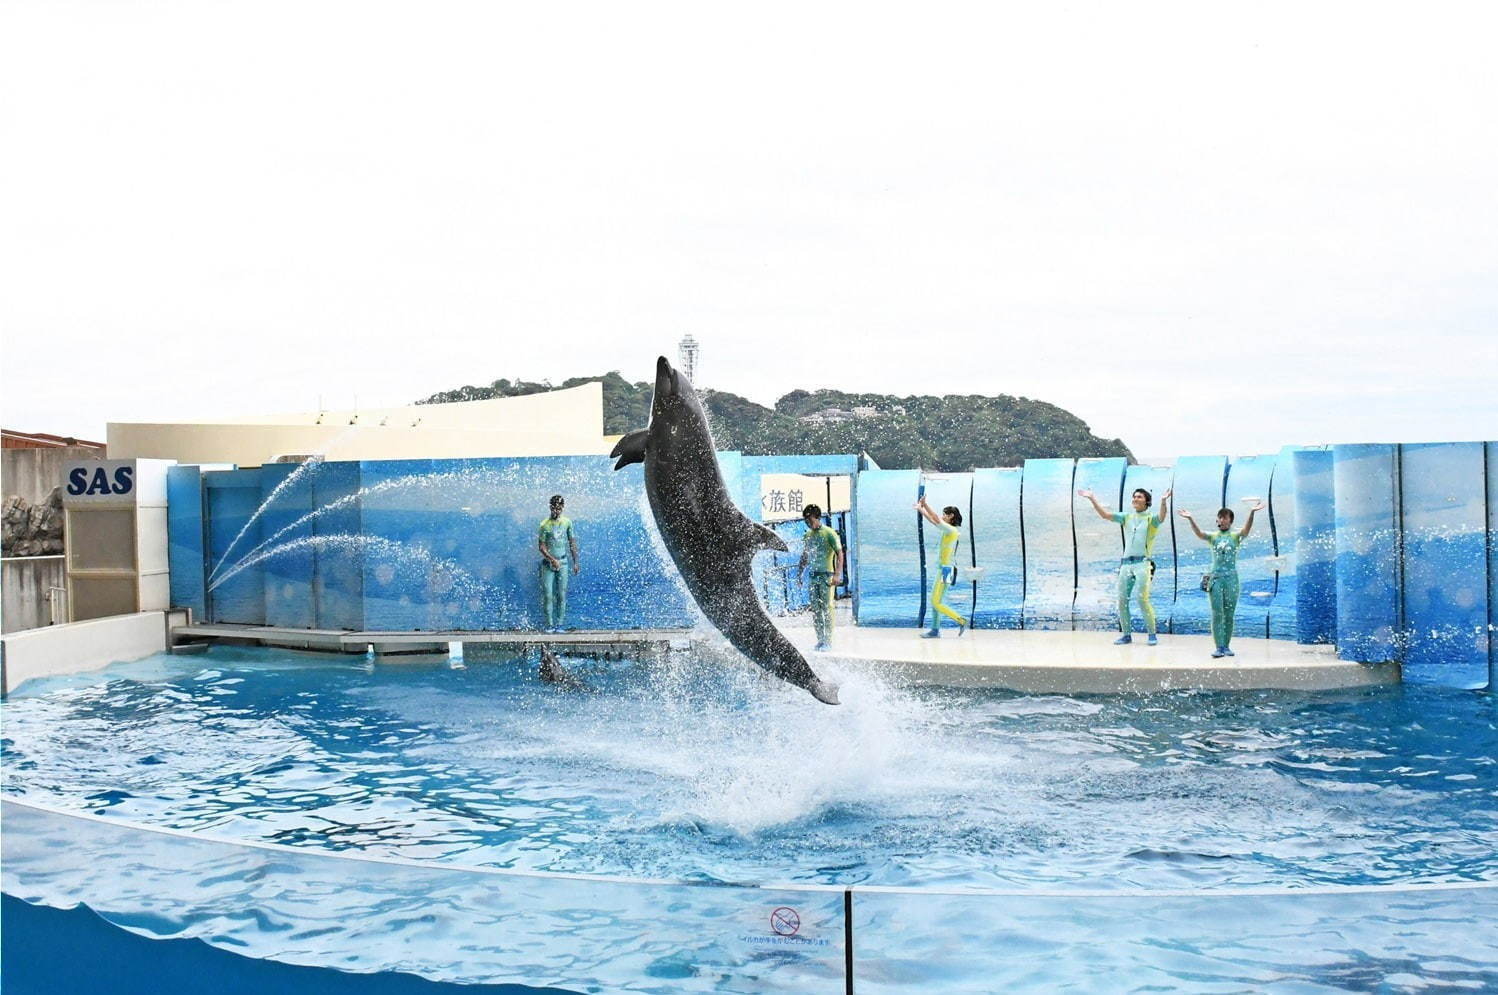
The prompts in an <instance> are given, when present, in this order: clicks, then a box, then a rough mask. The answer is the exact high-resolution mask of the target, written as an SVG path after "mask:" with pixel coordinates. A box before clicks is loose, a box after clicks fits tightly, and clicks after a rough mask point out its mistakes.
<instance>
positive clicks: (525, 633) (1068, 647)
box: [172, 612, 1399, 694]
mask: <svg viewBox="0 0 1498 995" xmlns="http://www.w3.org/2000/svg"><path fill="white" fill-rule="evenodd" d="M781 621H782V631H784V632H785V634H786V636H787V637H789V638H790V640H791V641H792V642H793V643H795V644H796V645H797V646H798V647H799V648H800V649H801V650H802V651H803V652H804V653H805V654H806V657H807V659H808V660H809V661H810V662H811V664H812V666H813V668H817V663H818V661H819V660H832V661H834V662H835V664H836V666H837V668H839V669H844V668H846V669H854V670H867V671H869V672H872V673H875V674H878V675H880V676H884V677H887V678H889V679H890V680H894V681H898V682H901V683H912V684H936V685H945V686H950V687H996V688H1005V689H1009V690H1014V691H1024V692H1030V693H1034V694H1143V693H1148V692H1152V691H1170V690H1178V689H1183V688H1199V689H1203V690H1221V691H1243V690H1254V689H1265V688H1279V689H1288V690H1298V691H1325V690H1331V689H1336V688H1357V687H1367V686H1370V685H1377V684H1394V683H1398V681H1399V665H1398V664H1395V663H1376V664H1367V663H1355V662H1351V661H1347V660H1339V659H1337V655H1336V651H1335V650H1334V649H1333V648H1332V647H1330V646H1302V645H1300V644H1298V643H1292V642H1288V641H1285V640H1278V639H1235V640H1234V641H1233V650H1234V652H1235V653H1237V655H1236V656H1233V657H1227V658H1224V659H1220V660H1214V659H1212V656H1211V653H1212V639H1211V637H1210V636H1171V635H1162V636H1161V637H1160V644H1159V645H1158V646H1149V645H1147V644H1146V643H1145V641H1144V636H1142V635H1139V636H1136V637H1135V641H1134V643H1133V644H1132V645H1130V646H1114V645H1113V640H1114V639H1115V638H1117V633H1116V632H1105V631H1095V630H1089V631H1071V630H1063V631H1040V630H1009V629H980V630H978V631H975V632H971V631H970V632H968V633H967V634H966V635H964V636H962V637H960V638H959V637H958V636H957V634H956V630H955V629H945V630H943V634H942V637H941V638H940V639H921V638H920V634H919V630H917V629H886V628H869V627H859V626H856V625H853V624H852V623H851V620H849V618H848V616H847V613H846V612H840V613H839V618H838V624H837V628H836V634H835V636H834V638H833V649H832V651H831V652H828V653H818V652H815V651H813V650H812V648H811V647H812V644H813V643H814V642H815V636H814V634H813V632H812V629H811V627H810V625H809V624H808V623H809V620H808V619H806V618H805V617H804V616H802V617H793V618H791V619H786V620H781ZM697 635H698V634H696V633H694V632H693V631H692V630H689V629H593V630H580V631H569V632H539V631H532V630H516V631H480V632H470V631H461V630H454V631H450V632H389V631H361V632H347V631H343V630H337V629H292V628H284V627H278V626H264V625H233V624H225V623H213V624H202V623H199V624H190V625H179V626H175V627H173V629H172V643H173V646H174V650H176V651H180V650H182V649H189V648H192V647H193V644H196V645H197V647H199V648H200V647H201V646H202V645H204V644H206V643H207V642H218V641H224V642H233V643H260V644H264V645H268V646H281V647H289V648H293V649H307V650H322V651H327V652H340V653H364V652H367V651H368V650H369V649H370V648H373V650H374V652H375V655H376V656H377V657H378V658H379V659H382V660H385V661H387V662H391V663H398V662H414V661H417V660H419V659H423V658H430V657H434V656H443V655H445V654H446V653H447V652H448V644H450V643H462V644H464V655H465V658H472V659H473V660H475V661H478V660H481V659H484V658H486V657H488V656H489V654H488V653H485V652H483V651H484V650H487V649H489V648H490V647H492V648H493V649H494V650H496V651H499V650H502V649H503V648H505V647H514V648H517V649H523V648H525V647H527V646H535V645H546V646H551V647H554V648H555V649H556V650H557V651H558V652H561V653H566V652H567V651H568V650H569V649H573V650H576V651H584V650H599V649H603V650H615V651H634V652H640V651H644V652H647V653H660V652H666V651H668V650H671V649H678V650H680V649H690V648H691V647H692V645H693V643H694V639H695V637H696V636H697ZM494 659H496V660H498V659H504V656H503V655H500V656H496V657H494Z"/></svg>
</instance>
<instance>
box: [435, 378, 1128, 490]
mask: <svg viewBox="0 0 1498 995" xmlns="http://www.w3.org/2000/svg"><path fill="white" fill-rule="evenodd" d="M594 380H597V381H601V382H602V383H603V411H604V432H605V433H607V434H609V435H620V434H623V433H624V432H631V431H634V430H635V429H637V428H644V427H645V425H646V423H647V422H649V420H650V395H651V391H652V389H653V387H652V385H651V384H650V383H648V382H639V383H631V382H629V381H628V380H625V379H624V378H623V377H622V376H620V375H619V374H618V373H617V372H612V373H607V374H605V375H604V376H601V377H573V378H571V379H569V380H566V381H564V382H562V383H561V384H550V383H534V382H530V381H525V380H514V381H511V380H496V381H494V382H493V383H491V384H489V385H488V386H487V387H475V386H468V387H459V388H457V389H455V390H445V391H442V392H441V393H437V394H433V395H432V396H431V397H428V398H425V399H424V400H421V401H418V402H416V403H418V404H438V403H444V402H449V401H479V400H485V399H488V398H493V397H516V396H518V395H521V394H538V393H541V392H542V391H547V390H555V389H557V388H559V387H576V386H577V385H578V384H583V383H588V382H590V381H594ZM700 394H701V396H702V400H703V404H704V405H705V406H706V407H707V411H708V416H709V418H710V419H711V421H712V428H713V439H714V441H715V442H717V444H718V447H719V448H720V449H738V450H742V451H743V452H745V453H748V454H751V455H767V454H787V455H788V454H809V453H857V452H867V453H868V454H869V455H870V456H872V457H874V459H875V461H877V462H878V464H879V465H880V466H882V467H885V468H886V469H901V468H916V467H920V468H923V469H927V470H945V471H960V470H971V469H972V468H974V467H978V466H1016V465H1018V464H1019V463H1021V462H1023V461H1024V460H1026V459H1037V458H1042V457H1050V456H1125V457H1129V458H1130V459H1132V458H1133V454H1132V453H1130V452H1129V448H1128V447H1127V446H1125V445H1124V444H1123V442H1122V441H1121V440H1119V439H1100V438H1098V437H1097V436H1095V435H1093V434H1092V432H1091V431H1090V430H1089V429H1088V428H1087V424H1086V423H1085V422H1084V421H1082V419H1080V418H1078V417H1077V416H1076V415H1074V414H1072V413H1071V412H1069V411H1066V410H1064V409H1062V408H1058V407H1056V406H1055V405H1054V404H1047V403H1045V402H1044V401H1034V400H1031V399H1029V398H1025V397H1011V396H1009V395H1007V394H1000V395H999V396H997V397H985V396H983V395H980V394H962V395H946V396H944V397H933V396H930V395H912V396H910V397H896V396H893V395H889V394H848V393H844V392H843V391H837V390H818V391H805V390H793V391H791V392H790V393H789V394H786V395H785V396H784V397H782V398H781V399H780V400H778V401H776V402H775V407H774V408H767V407H765V406H763V405H761V404H755V403H754V402H753V401H750V400H748V399H747V398H743V397H740V396H738V395H737V394H730V393H727V392H726V391H719V390H702V391H700ZM855 409H856V410H855Z"/></svg>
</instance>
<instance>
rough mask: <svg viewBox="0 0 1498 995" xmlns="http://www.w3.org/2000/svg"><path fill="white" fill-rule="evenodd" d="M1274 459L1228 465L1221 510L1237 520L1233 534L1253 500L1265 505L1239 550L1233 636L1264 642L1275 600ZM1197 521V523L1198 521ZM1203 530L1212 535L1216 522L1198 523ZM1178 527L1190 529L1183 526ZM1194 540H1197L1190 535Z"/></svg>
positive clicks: (1251, 458) (1239, 460) (1255, 458)
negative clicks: (1270, 610)
mask: <svg viewBox="0 0 1498 995" xmlns="http://www.w3.org/2000/svg"><path fill="white" fill-rule="evenodd" d="M1276 462H1277V457H1275V456H1240V457H1238V458H1236V459H1234V460H1232V461H1231V462H1230V463H1229V464H1228V479H1227V487H1226V494H1225V500H1224V501H1223V507H1224V508H1231V509H1232V511H1233V514H1234V515H1236V516H1237V518H1236V520H1235V521H1234V522H1233V531H1235V532H1236V531H1239V530H1241V529H1242V528H1243V526H1244V524H1245V523H1246V522H1247V521H1248V509H1249V508H1250V507H1252V506H1253V504H1254V503H1255V499H1257V501H1258V502H1261V503H1262V504H1263V505H1264V508H1263V510H1261V511H1260V512H1258V514H1256V515H1254V525H1253V529H1252V530H1251V531H1250V532H1249V534H1248V536H1247V538H1245V539H1244V540H1243V544H1242V545H1241V546H1240V547H1238V581H1239V584H1240V591H1239V594H1238V610H1237V612H1236V613H1235V615H1234V623H1233V634H1234V635H1235V636H1243V637H1249V638H1257V639H1264V638H1266V637H1267V636H1268V635H1269V606H1270V605H1271V604H1272V603H1273V601H1274V598H1275V580H1276V576H1275V575H1276V572H1277V571H1276V565H1277V560H1276V554H1275V549H1274V522H1273V515H1272V513H1273V509H1272V508H1271V507H1270V499H1271V494H1270V492H1271V490H1272V484H1271V479H1272V477H1273V476H1274V469H1275V465H1276ZM1199 521H1200V520H1199ZM1200 524H1201V527H1202V530H1203V531H1204V532H1207V533H1211V532H1212V530H1213V529H1214V528H1215V527H1216V525H1215V522H1213V521H1211V520H1208V521H1201V522H1200ZM1181 525H1183V526H1185V527H1187V528H1188V529H1189V528H1190V526H1189V525H1187V523H1185V522H1181ZM1191 538H1192V539H1193V540H1195V539H1196V536H1195V535H1194V534H1193V535H1192V537H1191Z"/></svg>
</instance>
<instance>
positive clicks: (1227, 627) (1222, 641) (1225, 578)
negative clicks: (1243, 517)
mask: <svg viewBox="0 0 1498 995" xmlns="http://www.w3.org/2000/svg"><path fill="white" fill-rule="evenodd" d="M1207 545H1209V546H1211V547H1212V582H1211V584H1210V585H1209V586H1208V588H1207V597H1208V599H1209V600H1210V601H1211V602H1212V639H1213V640H1214V641H1215V642H1216V644H1217V648H1218V649H1223V650H1225V649H1227V648H1228V643H1229V642H1230V641H1231V640H1232V638H1233V618H1234V616H1235V615H1237V614H1238V591H1239V583H1238V547H1239V546H1241V545H1243V536H1241V535H1239V534H1238V533H1236V532H1234V531H1233V530H1231V529H1218V530H1217V531H1216V532H1213V533H1212V534H1211V535H1209V536H1207Z"/></svg>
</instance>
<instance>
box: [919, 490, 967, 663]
mask: <svg viewBox="0 0 1498 995" xmlns="http://www.w3.org/2000/svg"><path fill="white" fill-rule="evenodd" d="M915 510H916V511H918V512H920V513H921V517H922V518H924V519H926V521H928V522H930V523H931V524H932V525H935V526H936V527H937V529H938V530H939V531H940V532H941V541H940V542H939V543H938V545H937V556H936V583H935V584H933V585H932V587H931V628H929V629H927V630H926V631H925V632H923V633H921V638H922V639H936V638H938V637H939V636H940V635H941V617H942V616H943V615H945V616H946V617H947V618H949V619H951V620H952V621H954V622H956V623H957V636H958V638H961V637H962V634H963V633H964V632H966V631H967V628H968V620H967V619H965V618H963V617H962V616H961V615H960V614H958V613H957V610H956V609H955V608H953V607H952V606H951V605H949V604H947V602H946V600H945V596H946V593H947V588H949V587H951V586H952V585H953V584H955V583H957V544H958V542H960V541H961V540H962V512H961V511H959V510H958V508H957V506H956V505H951V504H949V505H947V506H946V507H945V508H943V509H942V510H941V516H940V517H938V516H937V514H936V511H935V509H933V508H932V507H931V505H930V503H928V502H927V501H926V497H925V495H924V494H923V495H922V496H921V499H920V500H919V501H917V502H916V503H915Z"/></svg>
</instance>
